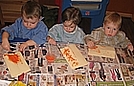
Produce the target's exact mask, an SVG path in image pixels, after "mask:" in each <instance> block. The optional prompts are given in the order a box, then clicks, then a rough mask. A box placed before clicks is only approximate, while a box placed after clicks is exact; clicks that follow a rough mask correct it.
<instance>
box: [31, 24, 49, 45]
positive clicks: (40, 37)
mask: <svg viewBox="0 0 134 86" xmlns="http://www.w3.org/2000/svg"><path fill="white" fill-rule="evenodd" d="M47 34H48V28H47V26H46V25H45V24H44V22H42V23H41V25H40V26H39V27H38V28H37V30H35V31H34V35H33V37H32V38H31V40H33V41H34V42H36V43H37V44H38V45H40V44H43V43H45V42H46V37H47Z"/></svg>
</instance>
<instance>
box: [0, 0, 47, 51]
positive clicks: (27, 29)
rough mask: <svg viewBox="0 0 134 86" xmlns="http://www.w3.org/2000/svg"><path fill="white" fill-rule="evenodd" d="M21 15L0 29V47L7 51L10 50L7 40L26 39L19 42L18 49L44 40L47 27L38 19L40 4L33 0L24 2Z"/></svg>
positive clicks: (41, 42)
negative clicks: (0, 45) (0, 40)
mask: <svg viewBox="0 0 134 86" xmlns="http://www.w3.org/2000/svg"><path fill="white" fill-rule="evenodd" d="M21 15H22V17H21V18H18V19H17V20H16V21H15V23H14V24H12V25H11V26H9V27H4V28H3V29H2V30H1V34H2V47H3V48H4V49H6V50H8V51H10V44H9V40H15V39H16V38H21V39H26V40H27V41H25V42H24V43H22V44H20V46H19V50H20V51H23V50H24V49H25V48H26V47H28V46H31V45H36V44H43V43H45V42H46V36H47V33H48V28H47V26H46V25H45V24H44V22H42V21H41V20H40V16H41V7H40V5H39V4H38V3H37V2H35V1H28V2H26V3H25V4H24V5H23V6H22V8H21Z"/></svg>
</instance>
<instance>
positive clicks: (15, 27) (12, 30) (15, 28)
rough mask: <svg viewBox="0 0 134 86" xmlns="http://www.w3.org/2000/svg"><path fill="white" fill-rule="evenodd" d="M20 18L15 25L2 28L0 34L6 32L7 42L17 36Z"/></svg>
mask: <svg viewBox="0 0 134 86" xmlns="http://www.w3.org/2000/svg"><path fill="white" fill-rule="evenodd" d="M20 21H21V18H18V19H17V20H16V21H15V23H13V24H12V25H9V26H6V27H4V28H2V30H1V34H2V33H3V32H4V31H6V32H8V33H9V35H10V36H9V40H13V39H14V37H16V36H17V34H18V30H19V26H21V25H20V24H21V23H20Z"/></svg>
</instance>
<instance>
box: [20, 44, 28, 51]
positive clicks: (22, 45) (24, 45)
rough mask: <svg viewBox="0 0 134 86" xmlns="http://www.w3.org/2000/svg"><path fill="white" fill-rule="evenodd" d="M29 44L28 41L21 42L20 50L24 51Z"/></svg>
mask: <svg viewBox="0 0 134 86" xmlns="http://www.w3.org/2000/svg"><path fill="white" fill-rule="evenodd" d="M27 46H28V44H27V43H26V42H24V43H22V44H20V45H19V51H24V50H25V48H26V47H27Z"/></svg>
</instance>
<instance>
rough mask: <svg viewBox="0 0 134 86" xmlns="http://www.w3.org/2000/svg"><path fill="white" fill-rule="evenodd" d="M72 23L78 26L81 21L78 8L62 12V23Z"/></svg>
mask: <svg viewBox="0 0 134 86" xmlns="http://www.w3.org/2000/svg"><path fill="white" fill-rule="evenodd" d="M65 21H72V22H73V23H74V24H76V25H77V24H79V22H80V21H81V12H80V10H79V8H75V7H68V8H66V9H65V10H64V11H63V12H62V22H65Z"/></svg>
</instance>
